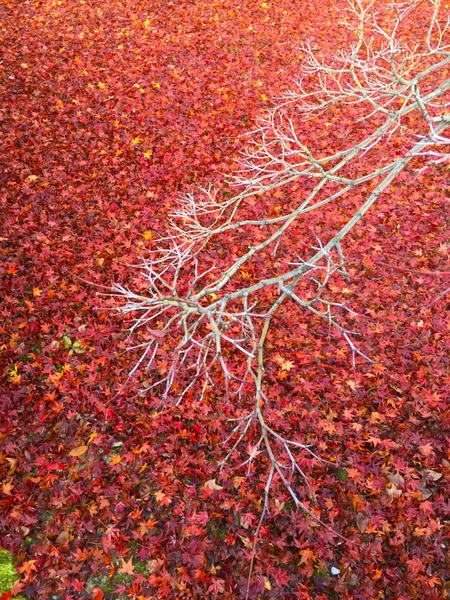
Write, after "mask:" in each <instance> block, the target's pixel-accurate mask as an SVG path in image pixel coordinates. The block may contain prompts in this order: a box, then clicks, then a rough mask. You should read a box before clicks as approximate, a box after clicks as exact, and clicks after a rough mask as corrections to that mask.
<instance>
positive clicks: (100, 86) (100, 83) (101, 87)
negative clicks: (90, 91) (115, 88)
mask: <svg viewBox="0 0 450 600" xmlns="http://www.w3.org/2000/svg"><path fill="white" fill-rule="evenodd" d="M97 85H98V87H99V88H100V89H101V90H104V89H105V87H106V85H105V84H104V83H102V82H101V81H99V82H98V83H97Z"/></svg>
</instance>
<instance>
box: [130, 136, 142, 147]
mask: <svg viewBox="0 0 450 600" xmlns="http://www.w3.org/2000/svg"><path fill="white" fill-rule="evenodd" d="M141 142H142V139H141V138H140V137H139V136H137V137H135V138H134V139H133V140H131V143H132V144H133V146H137V144H140V143H141Z"/></svg>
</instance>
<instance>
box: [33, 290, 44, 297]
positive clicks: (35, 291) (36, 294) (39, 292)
mask: <svg viewBox="0 0 450 600" xmlns="http://www.w3.org/2000/svg"><path fill="white" fill-rule="evenodd" d="M41 294H42V290H40V289H39V288H38V287H34V288H33V296H34V297H35V298H36V296H40V295H41Z"/></svg>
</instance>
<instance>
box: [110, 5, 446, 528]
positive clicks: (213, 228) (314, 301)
mask: <svg viewBox="0 0 450 600" xmlns="http://www.w3.org/2000/svg"><path fill="white" fill-rule="evenodd" d="M424 6H427V7H428V13H427V14H428V19H429V21H428V25H427V26H426V27H425V28H423V30H422V33H423V36H422V39H421V40H419V39H417V41H416V43H414V44H413V45H411V43H410V41H408V40H409V39H410V37H409V36H408V35H406V36H405V30H406V31H407V30H408V27H410V25H411V23H413V24H414V23H415V21H414V19H415V14H416V12H417V11H418V10H419V8H420V10H425V9H424ZM382 9H383V10H384V9H385V10H384V12H382ZM443 12H444V11H443V10H441V7H440V2H439V0H428V2H425V3H416V2H414V1H412V2H394V3H393V4H392V5H389V6H388V7H386V5H384V6H383V7H382V8H381V9H380V7H379V3H376V2H374V1H372V2H368V3H367V2H364V1H363V0H350V2H349V10H348V12H347V14H346V16H345V19H344V22H343V24H344V26H345V27H348V28H349V29H350V30H351V31H352V32H353V33H354V36H355V40H354V42H353V44H352V45H351V46H350V48H347V49H343V50H340V51H338V52H336V53H335V54H334V56H333V57H332V58H330V59H328V58H327V57H323V56H322V55H321V54H319V53H317V52H316V49H315V48H314V47H312V45H311V44H310V43H305V44H304V45H303V46H302V51H303V54H304V64H303V69H302V74H301V77H300V78H299V79H298V80H297V81H296V83H295V87H294V88H293V90H292V91H291V92H290V93H289V94H287V95H286V96H285V97H283V98H282V99H281V100H280V102H279V103H278V104H277V106H276V107H275V108H273V109H272V110H269V111H268V112H267V113H266V114H265V115H264V116H262V117H261V118H260V119H259V120H258V122H257V127H256V129H255V131H254V132H253V133H252V134H251V135H250V137H249V141H248V143H247V145H246V147H245V149H244V151H243V153H242V155H241V158H240V160H239V166H238V170H237V172H236V173H235V174H234V175H233V176H232V177H230V179H229V181H228V183H229V185H231V186H234V188H235V189H236V190H237V193H236V194H235V195H232V196H230V197H227V196H225V195H224V194H223V191H221V190H218V189H214V188H212V187H206V188H204V189H200V190H199V191H198V192H197V193H189V194H187V195H185V196H184V197H183V198H182V199H181V201H180V204H179V206H178V208H177V209H176V210H175V211H174V213H173V215H172V218H171V231H170V234H169V236H168V237H167V238H165V239H164V240H161V243H160V246H159V247H158V248H157V249H156V250H154V251H153V252H152V253H151V255H150V257H149V258H148V259H147V260H145V261H144V263H143V265H142V273H143V275H144V277H145V279H146V281H147V284H148V289H147V292H146V293H145V294H137V293H135V292H133V291H131V290H129V289H127V288H125V287H123V286H121V285H116V286H115V288H114V294H115V295H117V296H118V297H120V298H121V299H122V300H125V304H124V305H123V306H122V308H121V310H122V311H123V312H124V313H126V314H132V315H134V317H135V321H134V324H133V325H132V327H131V332H132V333H136V331H137V330H138V329H143V330H144V331H145V335H144V336H143V337H144V338H145V341H144V342H143V344H140V347H142V348H143V349H144V350H143V352H142V355H141V358H140V360H139V362H138V363H137V365H136V366H135V368H134V369H133V372H134V371H135V370H136V369H138V368H139V367H141V366H145V367H147V368H153V367H154V365H155V361H156V359H157V357H158V355H159V353H160V352H161V350H164V347H165V346H166V344H167V345H169V346H170V360H169V364H168V367H167V370H166V372H164V373H163V374H162V375H161V377H160V378H159V379H157V380H155V381H154V382H153V383H152V384H151V385H150V386H149V388H148V389H151V388H153V387H156V386H161V387H162V396H163V398H165V399H168V398H169V397H170V396H171V393H172V392H171V390H172V387H173V384H174V382H175V380H176V379H177V378H178V381H179V382H180V385H181V391H179V390H178V391H177V393H176V401H177V402H180V401H181V400H182V399H183V397H185V396H186V394H187V393H188V392H189V391H190V390H192V389H193V388H194V386H196V385H197V384H199V385H200V391H199V393H200V395H201V396H202V397H203V395H204V393H205V391H206V390H207V389H208V387H209V386H212V385H213V384H214V383H216V384H217V383H218V382H220V381H222V382H223V384H224V388H225V399H226V401H227V402H234V403H239V402H240V401H241V405H240V406H241V408H242V411H241V414H240V417H239V420H238V421H237V424H235V426H234V429H233V430H232V432H231V435H230V438H229V440H228V442H230V443H231V449H230V450H229V452H228V454H227V455H226V457H225V459H224V461H227V460H228V459H229V458H230V457H231V456H232V455H233V454H234V453H235V452H236V451H238V449H239V447H240V445H241V444H242V443H243V442H244V440H245V439H246V437H247V436H248V434H249V431H250V429H251V428H254V427H255V426H256V427H257V428H258V429H259V432H260V433H259V435H257V436H256V439H258V441H257V443H256V445H254V446H253V447H252V451H251V453H250V458H249V459H248V460H246V461H245V463H244V464H247V465H248V466H249V467H250V465H251V463H252V461H253V460H254V458H255V457H256V455H257V454H258V453H260V452H261V451H263V454H264V455H265V457H266V460H267V461H268V464H269V474H268V477H267V485H266V489H265V499H264V507H263V511H262V517H261V518H262V519H263V518H264V516H265V515H266V513H267V510H268V502H269V500H268V498H269V489H270V486H271V484H272V482H273V480H274V478H278V480H279V481H281V482H282V483H283V485H284V486H285V487H286V489H287V490H288V492H289V494H290V496H291V498H292V500H293V501H294V503H295V505H296V506H297V507H299V508H301V509H302V510H304V511H305V512H308V513H309V512H310V511H309V510H307V508H306V506H305V504H304V503H303V501H302V495H301V493H300V492H299V490H298V487H297V483H296V482H297V477H296V476H300V478H301V479H302V480H303V482H304V483H306V484H307V476H306V474H305V472H304V470H303V469H302V468H301V465H300V463H299V456H300V454H301V453H304V454H307V455H308V456H311V457H313V458H314V459H316V460H317V461H323V459H322V458H320V457H319V456H318V455H317V454H316V453H314V451H313V450H311V448H310V446H309V445H308V444H303V443H301V442H300V441H297V440H290V439H288V438H286V437H285V436H284V434H283V432H279V431H277V430H276V429H275V428H274V427H273V426H271V425H270V423H268V422H267V417H266V415H265V412H264V405H265V404H266V403H267V401H268V398H267V396H266V394H267V393H268V392H266V390H265V384H264V372H265V361H264V348H265V342H266V339H267V335H268V332H269V330H270V327H271V323H272V321H273V318H274V317H275V315H276V314H277V311H278V309H279V308H280V307H281V306H282V305H283V304H289V306H290V307H292V308H293V310H299V311H303V312H305V313H306V314H309V315H311V317H312V318H314V319H318V320H320V321H324V322H326V323H327V324H328V326H329V328H330V330H333V331H335V332H336V333H337V334H339V335H342V336H343V338H344V339H345V340H346V341H347V343H348V344H349V347H350V349H351V353H352V361H353V366H355V358H356V356H358V355H359V356H360V357H363V358H364V359H367V357H365V355H364V353H363V352H362V351H361V350H360V349H359V348H358V347H357V345H356V344H355V342H354V341H353V337H352V336H353V334H352V332H350V331H349V330H347V329H346V327H345V326H344V325H343V324H342V320H341V319H340V317H339V315H341V316H342V315H343V314H344V313H346V312H349V309H348V308H347V307H346V306H345V305H344V303H340V302H333V301H331V300H327V298H326V294H327V284H328V282H329V280H330V278H332V277H334V276H335V275H336V274H337V273H341V274H343V275H344V276H348V274H347V273H346V271H345V267H344V256H343V252H342V248H341V242H342V240H343V239H344V238H345V237H346V236H347V235H348V234H349V233H350V232H351V231H352V230H353V229H354V228H355V226H356V225H357V224H358V223H360V222H361V220H362V219H363V217H364V216H365V215H366V213H367V212H368V211H369V210H370V209H371V208H372V207H373V206H374V204H375V203H376V202H377V200H378V198H379V197H380V195H381V194H382V193H383V192H385V190H386V189H387V188H388V187H389V186H390V185H391V183H392V182H393V181H394V180H395V179H396V178H397V177H398V175H399V174H400V173H401V172H402V171H403V170H404V169H405V167H406V166H407V165H408V164H409V163H410V162H411V161H415V162H416V163H417V164H418V166H419V167H420V168H422V169H423V168H426V167H428V166H433V165H436V164H440V163H442V162H444V161H448V160H449V158H450V152H449V151H448V145H449V143H450V140H449V138H448V137H446V136H445V135H444V133H445V131H446V130H447V129H448V128H449V127H450V109H449V105H450V102H449V91H450V79H449V78H448V66H449V64H450V43H449V22H450V21H449V18H448V17H447V16H446V15H445V14H444V15H442V13H443ZM424 14H425V13H424ZM349 109H351V110H352V111H353V113H354V114H355V133H354V134H353V138H354V136H355V135H356V134H358V131H359V129H358V123H363V124H364V128H362V131H364V132H365V133H364V134H363V135H361V139H359V140H356V141H355V140H354V139H353V138H352V141H351V142H350V144H349V146H348V147H345V146H344V140H340V142H339V143H340V147H338V148H336V149H332V150H331V151H330V152H329V153H328V154H324V153H323V151H322V150H320V149H318V148H317V147H315V144H314V141H313V142H308V140H307V139H306V138H304V136H302V123H303V122H304V121H306V120H314V123H315V124H316V125H317V128H319V127H320V128H323V127H324V124H323V118H324V117H325V118H326V117H327V115H329V114H330V111H331V113H332V114H333V115H336V114H342V113H343V111H344V112H345V111H347V110H349ZM339 111H340V112H339ZM326 125H327V123H325V126H326ZM368 130H369V133H367V131H368ZM394 136H399V137H401V140H402V146H403V148H404V150H403V151H402V153H401V154H400V155H396V154H394V153H393V151H392V148H391V147H390V142H391V141H392V140H393V139H394ZM383 144H384V145H385V147H386V148H387V150H386V153H387V156H390V158H389V159H388V160H386V157H385V156H384V155H382V153H381V148H382V147H383ZM330 148H333V144H332V143H331V141H330ZM389 153H390V154H389ZM380 156H382V160H381V159H380ZM374 157H375V158H374ZM374 164H375V165H376V166H375V168H371V167H370V165H374ZM296 183H301V185H298V186H297V188H296V190H297V191H296V192H295V194H294V195H293V197H292V198H291V200H290V201H289V202H288V203H287V205H286V206H287V209H286V211H285V212H281V211H280V212H279V213H277V214H275V216H274V215H273V214H271V213H270V212H267V213H264V214H261V212H263V209H264V206H265V204H264V198H266V199H267V198H269V199H270V198H273V197H274V196H273V195H274V194H275V193H276V192H277V190H278V189H279V188H285V189H286V190H288V192H287V193H290V191H292V187H290V186H292V185H293V184H296ZM302 190H303V191H304V195H303V196H300V194H301V192H302ZM355 190H358V194H355ZM275 197H277V196H276V195H275ZM294 198H298V200H296V201H295V203H294ZM346 198H350V199H351V201H350V202H348V203H347V204H348V206H350V208H349V209H348V210H349V212H348V214H347V217H346V222H345V224H344V225H342V226H341V227H340V229H338V230H337V231H335V232H333V233H332V234H331V235H329V237H328V238H327V239H324V238H323V234H322V235H319V233H317V235H316V242H315V244H316V245H315V246H312V244H311V243H310V242H308V243H306V244H304V245H303V246H299V249H298V251H297V253H296V255H294V256H292V255H290V254H289V252H290V249H291V248H292V241H291V242H290V243H284V240H285V239H286V236H289V235H292V234H291V231H292V228H293V226H294V224H297V223H298V222H299V221H302V220H303V221H304V220H305V219H307V218H310V216H311V215H314V213H317V214H320V213H321V212H324V211H326V210H327V209H328V208H329V207H330V206H332V205H335V204H336V203H337V202H342V201H343V200H344V199H346ZM252 199H253V201H255V199H256V200H257V201H258V200H260V201H261V202H260V203H261V210H260V211H259V214H258V216H256V217H251V218H249V217H248V214H249V213H248V207H249V202H251V201H252ZM357 200H359V204H357V205H356V204H355V203H356V202H357ZM266 204H267V202H266ZM272 204H273V203H272ZM347 204H346V205H345V206H347ZM241 214H243V215H247V216H243V217H241V216H240V215H241ZM256 233H257V235H256ZM232 235H241V237H242V236H243V235H245V236H247V239H248V240H249V242H250V245H249V246H248V247H247V249H246V250H245V251H242V252H241V254H240V255H238V256H237V257H235V258H232V259H231V260H230V262H229V264H228V266H227V267H226V268H225V269H223V268H221V267H219V266H215V265H214V264H212V263H211V257H212V256H214V252H213V251H212V248H213V245H214V244H218V245H219V246H220V244H222V243H223V244H225V245H226V244H227V243H228V239H229V238H228V236H232ZM253 240H254V241H253ZM280 253H281V254H282V256H283V260H282V261H281V266H282V268H281V270H280V266H279V265H280V263H278V266H274V264H275V263H274V258H275V257H276V256H277V255H279V254H280ZM251 265H253V266H255V265H256V267H255V269H256V271H257V272H258V276H257V277H256V278H253V282H251V283H249V284H248V285H246V284H244V280H243V279H242V277H241V275H242V273H243V272H245V269H246V268H249V267H250V266H251ZM305 289H307V290H308V293H307V294H306V295H305ZM136 347H139V346H136ZM164 352H165V350H164ZM236 365H238V367H239V368H236ZM220 374H221V375H220ZM250 385H252V389H253V402H252V407H251V408H250V409H249V410H248V397H249V392H248V389H249V386H250ZM245 407H247V412H245ZM242 412H243V413H244V414H242ZM261 522H262V521H260V523H259V525H258V528H257V532H256V533H258V531H259V528H260V526H261Z"/></svg>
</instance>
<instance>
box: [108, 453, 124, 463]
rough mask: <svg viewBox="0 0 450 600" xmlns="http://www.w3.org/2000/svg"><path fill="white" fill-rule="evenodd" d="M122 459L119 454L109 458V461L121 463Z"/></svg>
mask: <svg viewBox="0 0 450 600" xmlns="http://www.w3.org/2000/svg"><path fill="white" fill-rule="evenodd" d="M121 460H122V457H121V456H120V454H119V455H117V456H111V458H110V459H109V462H110V463H111V464H112V465H118V464H119V463H120V461H121Z"/></svg>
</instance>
